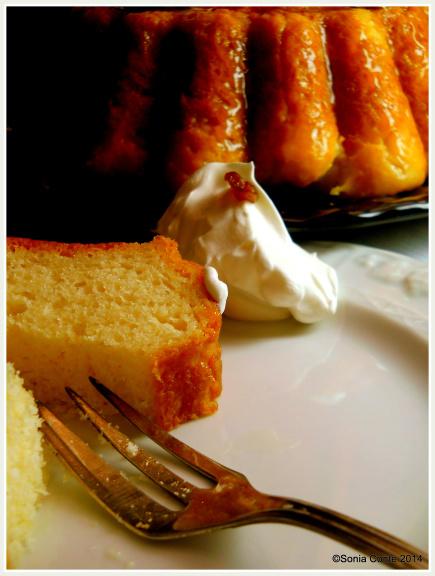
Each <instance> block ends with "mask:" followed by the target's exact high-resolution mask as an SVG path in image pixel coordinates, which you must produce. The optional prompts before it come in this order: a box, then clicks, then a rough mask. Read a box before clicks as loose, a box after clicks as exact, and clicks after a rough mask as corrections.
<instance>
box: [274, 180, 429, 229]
mask: <svg viewBox="0 0 435 576" xmlns="http://www.w3.org/2000/svg"><path fill="white" fill-rule="evenodd" d="M269 193H270V196H271V198H272V199H273V201H274V202H275V204H276V206H277V208H278V210H279V212H280V213H281V215H282V217H283V219H284V222H285V224H286V226H287V228H288V230H289V231H290V232H297V233H304V235H310V233H316V235H319V234H321V233H322V232H325V233H326V232H329V231H334V230H338V231H339V230H348V229H357V228H367V227H371V226H381V225H386V224H394V223H398V222H404V221H406V220H417V219H421V218H427V216H428V212H429V192H428V186H427V185H425V186H422V187H421V188H418V189H416V190H412V191H408V192H403V193H401V194H397V195H394V196H383V197H379V198H359V199H349V198H342V197H339V196H331V195H325V194H324V193H320V192H315V191H311V190H310V191H307V190H295V191H293V190H291V191H289V190H288V188H287V189H285V188H281V189H275V190H272V191H269Z"/></svg>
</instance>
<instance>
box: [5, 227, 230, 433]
mask: <svg viewBox="0 0 435 576" xmlns="http://www.w3.org/2000/svg"><path fill="white" fill-rule="evenodd" d="M7 263H8V300H7V302H8V303H7V305H8V344H7V346H8V359H9V360H11V361H13V362H14V364H15V366H16V367H17V368H18V369H19V370H20V372H21V374H22V376H23V378H24V380H25V384H26V386H27V387H29V388H31V389H32V390H33V391H34V393H35V396H36V397H37V398H38V399H40V400H42V401H44V402H46V403H48V404H50V405H53V404H55V405H61V406H62V405H63V406H68V405H69V400H68V397H67V395H66V393H65V391H64V388H65V386H71V387H73V388H74V389H75V390H76V391H77V392H79V393H82V394H83V395H84V396H85V397H86V398H88V399H90V401H91V402H94V403H95V404H97V405H100V406H101V403H102V401H101V399H100V398H99V396H98V395H97V394H96V393H95V392H94V390H93V388H92V386H91V385H90V384H89V382H88V377H89V376H94V377H95V378H97V379H98V380H100V381H102V382H104V383H105V384H106V385H107V386H108V387H109V388H111V389H112V390H113V391H115V392H116V393H118V394H119V395H120V396H122V397H123V398H124V399H125V400H126V401H127V402H130V403H131V404H133V405H134V406H135V407H136V408H137V409H138V410H140V411H142V412H146V413H147V414H148V415H149V416H150V417H151V418H152V419H153V420H154V421H155V422H156V423H158V424H159V425H160V426H162V427H164V428H166V429H171V428H174V427H175V426H177V425H178V424H180V423H182V422H185V421H187V420H191V419H193V418H197V417H199V416H204V415H207V414H211V413H212V412H214V411H215V410H216V408H217V405H216V401H215V399H216V397H217V396H218V395H219V393H220V390H221V354H220V346H219V343H218V336H219V331H220V327H221V314H220V312H219V308H218V305H217V303H216V302H215V301H214V300H213V299H212V297H211V296H210V294H209V293H208V291H207V289H206V287H205V284H204V268H203V267H202V266H199V265H197V264H195V263H193V262H188V261H185V260H182V258H181V256H180V254H179V252H178V249H177V245H176V243H175V242H173V241H172V240H169V239H167V238H163V237H156V238H155V239H154V240H153V241H152V242H150V243H148V244H126V243H112V244H94V245H92V244H61V243H55V242H43V241H33V240H25V239H18V238H10V239H8V250H7Z"/></svg>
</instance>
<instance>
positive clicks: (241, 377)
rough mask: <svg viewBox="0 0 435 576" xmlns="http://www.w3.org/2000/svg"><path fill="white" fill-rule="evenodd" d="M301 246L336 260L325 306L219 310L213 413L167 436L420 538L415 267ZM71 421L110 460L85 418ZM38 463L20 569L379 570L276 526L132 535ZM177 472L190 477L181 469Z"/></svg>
mask: <svg viewBox="0 0 435 576" xmlns="http://www.w3.org/2000/svg"><path fill="white" fill-rule="evenodd" d="M310 248H312V249H314V250H316V251H317V252H319V253H321V255H322V257H323V258H324V259H325V260H326V261H327V262H328V263H330V264H332V265H333V266H335V267H336V269H337V272H338V275H339V279H340V297H341V300H340V306H339V311H338V313H337V316H336V317H335V318H334V319H332V320H331V321H326V322H323V323H320V324H318V325H315V326H303V325H300V324H296V323H295V322H292V321H282V322H275V323H265V324H260V323H243V322H236V321H227V320H226V321H225V322H224V328H223V334H222V344H223V361H224V374H223V383H224V392H223V395H222V397H221V399H220V408H219V411H218V413H217V414H215V415H213V416H212V417H209V418H204V419H202V420H199V421H196V422H191V423H189V424H187V425H184V426H182V427H180V428H179V429H177V430H176V432H175V434H176V436H178V437H179V438H181V439H182V440H184V441H186V442H188V443H190V444H191V445H192V446H194V447H195V448H197V449H199V450H200V451H202V452H205V453H206V454H208V455H209V456H211V457H213V458H216V459H217V460H219V461H221V462H223V463H224V464H226V465H227V466H230V467H232V468H235V469H237V470H240V471H241V472H244V473H245V474H246V475H247V476H248V478H250V480H251V481H252V483H253V484H254V486H256V487H257V488H258V489H260V490H262V491H266V492H270V493H275V494H281V495H288V496H294V497H297V498H301V499H304V500H309V501H314V502H317V503H319V504H321V505H324V506H328V507H330V508H334V509H336V510H339V511H341V512H344V513H347V514H349V515H351V516H354V517H357V518H360V519H361V520H363V521H365V522H368V523H370V524H373V525H376V526H378V527H379V528H381V529H384V530H387V531H389V532H392V533H394V534H395V535H397V536H399V537H401V538H403V539H405V540H408V541H410V542H412V543H413V544H415V545H417V546H419V547H421V548H425V549H427V545H428V496H427V495H428V463H427V448H428V423H427V397H428V374H427V360H428V338H427V270H426V267H425V265H424V264H422V263H419V262H416V261H414V260H412V259H409V258H406V257H401V256H399V255H394V254H391V253H388V252H383V251H379V250H374V249H371V248H365V247H358V246H352V245H345V244H341V245H340V244H325V243H321V244H317V245H311V246H310ZM77 426H78V427H79V428H80V433H81V434H83V435H85V436H86V437H88V438H89V440H90V443H91V444H93V445H94V446H95V447H96V449H97V450H98V451H99V452H100V453H104V454H105V455H106V456H107V457H108V458H109V460H111V461H112V462H115V463H116V464H119V465H120V466H121V465H122V461H121V459H120V457H119V456H118V455H115V454H113V452H112V451H111V449H109V448H108V447H107V446H106V445H105V444H104V441H103V440H101V439H99V438H98V437H96V436H95V435H94V434H93V432H92V431H91V430H90V429H88V427H87V424H86V423H85V422H82V421H79V422H78V424H77ZM136 441H137V442H138V443H143V444H145V445H147V443H146V440H144V439H143V438H141V437H137V438H136ZM154 453H155V454H157V455H159V457H162V456H161V452H160V451H159V450H158V449H154ZM162 459H163V460H164V461H165V462H166V463H167V464H169V465H170V466H172V467H174V468H175V469H176V470H177V471H179V472H181V473H183V474H184V473H185V471H184V469H183V468H182V467H181V465H180V464H176V463H174V462H173V460H172V459H171V458H169V457H167V456H163V457H162ZM125 470H126V472H128V473H133V474H135V473H134V472H132V471H131V469H127V468H126V469H125ZM50 471H51V479H50V483H49V491H50V494H49V496H48V497H47V498H46V500H45V502H44V503H43V505H42V507H41V509H40V513H39V517H38V526H37V529H36V531H35V543H34V546H33V548H32V550H31V551H30V552H29V553H28V554H27V556H26V557H25V558H24V559H23V562H22V565H21V566H20V568H35V569H36V568H38V569H49V568H52V569H61V568H71V569H79V568H82V569H84V568H88V569H92V568H94V569H95V568H100V569H109V568H113V569H123V568H136V569H148V570H149V569H170V570H181V569H235V570H237V569H302V568H312V569H316V568H317V569H321V568H324V569H333V568H334V569H336V568H350V567H352V568H359V569H361V568H363V569H367V568H374V569H376V568H378V569H379V568H382V566H381V565H379V564H378V563H376V562H370V560H367V563H364V564H362V563H355V562H354V563H346V564H334V563H333V561H332V556H333V554H348V555H355V552H353V551H352V550H351V549H350V548H346V547H345V546H343V545H339V544H336V543H335V542H333V541H331V540H328V539H326V538H324V537H322V536H320V535H317V534H312V533H310V532H308V531H305V530H302V529H300V528H296V527H292V526H286V525H279V524H269V525H256V526H249V527H245V528H239V529H232V530H225V531H221V532H216V533H212V534H209V535H204V536H199V537H195V538H191V539H186V540H182V541H173V542H150V541H146V540H142V539H140V538H139V537H136V536H134V535H132V534H130V533H129V532H127V531H126V530H125V529H124V528H122V527H121V526H120V525H119V524H118V523H117V522H116V521H114V520H113V519H112V518H111V517H109V516H108V515H107V514H106V513H105V512H104V511H103V510H102V509H101V508H100V507H99V506H98V505H97V504H95V503H94V502H93V500H92V499H91V498H90V497H89V496H88V495H87V493H86V492H85V491H84V489H82V487H81V486H80V485H79V484H78V483H77V481H76V480H74V479H72V478H71V477H70V475H69V474H68V473H66V472H64V470H63V468H62V467H61V465H60V464H58V463H57V461H56V460H55V459H54V458H51V459H50ZM135 477H136V478H138V476H137V473H136V476H135ZM188 478H189V479H190V480H191V481H196V479H195V477H194V476H192V474H191V473H190V474H189V475H188ZM155 494H156V489H154V491H153V495H155Z"/></svg>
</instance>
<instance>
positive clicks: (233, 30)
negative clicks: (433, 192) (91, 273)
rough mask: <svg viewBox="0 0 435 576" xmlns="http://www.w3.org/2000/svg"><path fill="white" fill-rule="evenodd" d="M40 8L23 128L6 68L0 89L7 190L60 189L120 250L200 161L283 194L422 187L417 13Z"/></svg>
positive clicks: (19, 99) (422, 60)
mask: <svg viewBox="0 0 435 576" xmlns="http://www.w3.org/2000/svg"><path fill="white" fill-rule="evenodd" d="M26 10H27V12H24V13H23V12H21V17H20V19H19V22H20V24H18V23H17V30H15V29H14V28H13V27H12V31H11V32H10V33H9V34H8V41H9V42H11V43H12V47H14V46H15V48H16V50H15V55H14V56H15V58H16V57H17V54H18V64H19V62H20V58H19V55H20V50H22V49H23V47H22V45H23V42H24V43H26V42H28V41H29V38H30V40H31V37H32V30H31V29H33V28H36V29H37V30H38V34H39V36H38V38H41V36H43V35H41V33H40V28H39V27H38V25H37V24H38V22H37V21H36V22H35V18H32V23H31V25H30V24H29V29H28V30H27V29H24V31H23V14H28V10H29V9H26ZM40 10H42V9H40ZM44 10H45V15H46V16H47V15H48V14H49V16H50V17H49V18H47V17H46V16H45V21H47V20H48V22H49V26H50V29H49V32H48V38H49V39H50V34H51V40H53V38H52V37H53V34H54V35H55V40H56V41H57V43H56V45H57V46H58V47H59V56H58V57H59V58H60V59H61V61H62V66H57V67H56V73H54V74H53V75H50V73H47V72H45V73H44V76H43V80H44V81H43V82H40V84H39V88H38V98H37V102H38V104H39V107H38V110H37V116H38V118H35V116H36V110H34V113H33V114H32V113H31V112H29V111H28V109H26V106H27V107H28V99H27V100H26V101H25V102H24V101H23V98H24V96H23V93H25V90H24V89H25V86H24V82H25V83H26V86H28V85H29V82H28V81H29V78H28V77H26V78H25V79H23V78H22V76H23V71H22V69H20V73H17V72H14V70H15V69H16V66H17V64H15V60H14V62H12V61H11V66H10V67H11V69H12V70H13V72H12V73H11V79H12V80H11V81H10V82H9V84H10V90H11V91H13V94H11V95H10V98H9V101H12V102H13V103H12V105H11V107H10V112H9V117H10V122H9V127H10V134H9V136H10V138H9V140H10V143H11V146H10V149H9V154H8V162H9V169H10V177H9V183H10V185H11V186H10V190H11V191H12V190H18V189H21V190H22V189H23V187H26V185H27V187H29V186H30V188H31V189H32V193H30V192H29V196H32V200H31V201H32V202H33V205H34V207H35V209H38V208H40V203H41V201H42V202H46V203H47V204H49V202H50V199H51V200H52V199H53V198H54V199H56V198H58V194H59V193H60V194H66V197H67V198H69V197H70V193H71V192H72V191H73V197H74V198H75V201H74V202H73V203H72V204H73V205H72V206H71V209H72V210H73V211H74V210H76V211H77V215H78V217H80V218H81V222H82V227H83V226H84V229H87V230H88V231H89V230H90V229H91V230H92V224H91V223H93V225H94V227H95V226H96V222H97V218H96V216H97V215H100V214H103V215H104V218H103V220H104V221H105V223H106V226H107V229H110V230H113V229H115V230H121V229H122V231H121V232H120V234H119V238H113V235H112V236H111V237H110V239H115V240H116V239H124V240H125V239H128V235H129V230H134V229H135V228H137V227H140V226H142V227H143V221H144V219H145V217H146V216H147V217H148V218H147V219H148V221H150V220H151V221H152V220H153V219H154V221H155V220H156V218H158V216H159V215H160V214H161V213H162V211H163V209H164V208H165V207H166V205H167V203H168V201H169V199H170V198H171V196H172V195H173V193H174V191H175V190H176V189H177V188H178V187H179V186H180V185H181V184H182V183H183V182H184V181H185V179H186V178H188V177H189V176H190V175H191V174H192V173H193V172H194V171H195V170H197V169H198V168H199V167H201V166H202V165H203V164H204V163H206V162H210V161H228V162H239V161H250V160H253V161H254V162H255V165H256V173H257V176H258V179H259V180H260V182H261V183H262V184H265V185H266V186H268V187H272V188H273V186H280V187H282V186H284V187H287V188H288V191H289V194H290V193H291V191H292V190H293V189H295V188H299V189H301V188H304V189H305V188H306V193H307V194H310V193H311V190H313V189H315V190H322V191H323V192H324V193H325V194H332V195H341V196H343V197H351V198H361V197H381V196H385V195H394V194H397V193H400V192H403V191H407V190H412V189H414V188H416V187H418V186H420V185H421V184H422V183H424V181H425V179H426V177H427V143H428V9H427V8H426V7H418V6H415V7H385V8H296V7H275V8H189V9H160V10H157V9H130V8H129V9H119V8H77V9H74V10H72V11H71V9H64V8H62V9H60V8H58V9H44ZM56 10H57V11H56ZM37 15H40V12H37V13H34V14H33V16H35V17H36V16H37ZM27 17H28V16H27ZM41 20H42V19H41ZM45 21H44V23H42V25H44V24H45ZM12 23H13V18H12ZM56 23H57V25H56ZM45 25H46V24H45ZM53 30H54V32H53ZM26 32H27V35H26ZM17 35H18V38H19V40H20V41H18V40H17ZM29 35H30V36H29ZM9 37H11V38H12V39H11V40H9ZM14 42H15V43H16V44H14ZM40 42H41V41H40ZM42 43H43V41H42ZM51 46H52V43H51V44H50V50H51ZM9 52H10V50H9ZM28 54H29V53H28V51H27V52H26V56H25V57H26V61H27V60H28V58H29V55H28ZM39 56H41V55H39ZM52 60H53V58H51V60H50V59H48V60H47V58H45V59H44V58H43V59H41V58H40V57H39V59H38V67H39V69H40V68H41V65H42V64H41V62H43V66H44V67H48V68H50V62H51V61H52ZM23 66H25V64H24V57H23ZM27 66H29V64H28V63H27ZM52 68H53V70H54V68H55V66H54V63H53V65H52ZM33 74H34V75H35V76H36V74H37V73H36V72H33ZM35 80H36V78H35ZM31 85H32V84H31ZM20 87H21V88H22V90H20ZM51 87H53V90H54V95H53V94H52V91H51ZM12 96H16V98H12ZM59 98H60V103H59ZM51 99H52V100H51ZM50 102H51V106H50ZM20 104H21V105H20ZM23 109H24V120H23V117H22V116H23V113H22V110H23ZM26 119H27V122H25V120H26ZM8 120H9V119H8ZM29 132H30V133H31V135H30V136H29ZM35 148H37V152H36V157H37V158H36V159H35V158H34V156H35ZM32 154H33V157H32V158H29V157H30V156H32ZM27 159H29V162H30V164H31V165H33V166H34V171H33V172H32V170H30V174H31V176H30V177H29V176H28V175H23V170H22V167H23V161H24V164H25V165H26V166H27V162H26V161H27ZM27 167H28V166H27ZM31 167H32V166H31ZM27 174H29V171H28V170H27ZM35 182H38V184H37V187H36V190H35ZM10 193H12V192H10ZM82 197H83V198H86V201H87V208H86V210H85V211H83V202H82V201H81V200H82ZM77 198H79V199H80V201H79V200H77ZM91 199H92V204H93V206H92V207H90V204H91ZM10 210H11V212H13V210H14V199H13V198H12V203H11V207H10ZM39 212H41V210H40V211H39ZM125 219H127V220H128V226H127V225H126V226H124V227H122V226H121V227H120V223H121V222H123V221H124V220H125ZM99 220H101V218H99ZM100 227H101V222H100ZM59 228H60V229H61V231H62V232H64V231H65V228H64V226H63V225H59ZM16 232H19V233H20V232H22V231H21V230H18V231H17V230H11V233H16ZM133 235H134V234H133ZM73 236H74V234H73ZM89 236H92V234H89V232H88V237H87V238H81V240H89V239H91V240H92V238H91V237H89ZM99 239H101V236H100V237H99ZM103 239H104V238H103Z"/></svg>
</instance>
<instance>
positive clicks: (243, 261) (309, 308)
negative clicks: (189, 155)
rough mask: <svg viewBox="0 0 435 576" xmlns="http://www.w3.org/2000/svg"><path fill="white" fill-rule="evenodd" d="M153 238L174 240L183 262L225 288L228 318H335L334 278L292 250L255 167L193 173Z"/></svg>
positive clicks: (215, 167) (210, 167)
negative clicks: (213, 274)
mask: <svg viewBox="0 0 435 576" xmlns="http://www.w3.org/2000/svg"><path fill="white" fill-rule="evenodd" d="M234 173H235V177H236V178H235V179H234V178H233V177H234ZM232 178H233V180H232ZM237 179H239V186H237V184H238V182H237ZM233 182H234V185H233ZM243 186H244V188H243ZM158 232H159V233H160V234H163V235H165V236H169V237H170V238H173V239H175V240H176V241H177V242H178V245H179V248H180V252H181V254H182V255H183V257H184V258H187V259H190V260H194V261H196V262H198V263H199V264H202V265H204V266H211V267H213V268H214V269H215V270H217V273H218V275H219V278H220V280H221V281H223V282H225V283H226V284H227V286H228V300H227V305H226V308H225V314H226V315H227V316H229V317H232V318H236V319H240V320H278V319H283V318H286V317H288V316H290V315H292V316H294V318H296V319H297V320H299V321H300V322H306V323H311V322H316V321H318V320H321V319H322V318H324V317H325V316H328V315H330V314H333V313H334V312H335V310H336V307H337V276H336V273H335V271H334V270H333V269H332V268H331V267H330V266H328V265H327V264H325V263H324V262H322V261H321V260H319V258H317V255H316V254H310V253H308V252H306V251H305V250H303V249H302V248H301V247H299V246H298V245H296V244H295V243H294V242H293V240H292V239H291V237H290V235H289V233H288V231H287V229H286V227H285V224H284V222H283V220H282V218H281V216H280V214H279V212H278V210H277V209H276V208H275V205H274V204H273V202H272V201H271V199H270V198H269V196H268V195H267V194H266V192H265V191H264V190H263V189H262V188H261V187H260V185H259V184H258V183H257V181H256V180H255V176H254V164H253V163H221V162H212V163H210V164H207V165H205V166H204V167H203V168H201V169H199V170H198V171H197V172H195V173H194V174H193V175H192V176H191V178H189V179H188V180H187V181H186V182H185V183H184V185H183V186H182V187H181V188H180V190H179V191H178V193H177V194H176V196H175V198H174V200H173V202H172V204H171V205H170V206H169V208H168V209H167V211H166V212H165V214H164V215H163V216H162V218H161V219H160V222H159V224H158Z"/></svg>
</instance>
